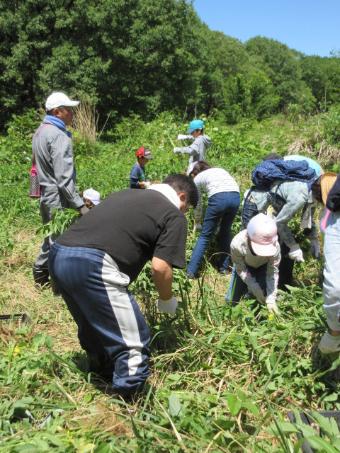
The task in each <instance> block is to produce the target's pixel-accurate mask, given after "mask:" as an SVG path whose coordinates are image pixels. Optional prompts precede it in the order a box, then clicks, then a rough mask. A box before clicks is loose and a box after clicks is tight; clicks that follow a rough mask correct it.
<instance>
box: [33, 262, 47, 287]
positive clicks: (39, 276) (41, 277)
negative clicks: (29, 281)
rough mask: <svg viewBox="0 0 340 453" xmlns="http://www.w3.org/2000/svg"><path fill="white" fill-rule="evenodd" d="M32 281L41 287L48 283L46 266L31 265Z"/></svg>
mask: <svg viewBox="0 0 340 453" xmlns="http://www.w3.org/2000/svg"><path fill="white" fill-rule="evenodd" d="M33 279H34V283H35V284H36V285H38V286H41V287H46V286H49V285H50V274H49V272H48V269H47V268H46V267H38V266H35V265H34V266H33Z"/></svg>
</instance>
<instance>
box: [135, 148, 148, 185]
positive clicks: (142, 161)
mask: <svg viewBox="0 0 340 453" xmlns="http://www.w3.org/2000/svg"><path fill="white" fill-rule="evenodd" d="M136 157H137V162H136V163H135V164H134V166H133V167H132V169H131V172H130V189H147V188H148V187H149V186H150V181H146V174H145V166H146V164H147V163H148V162H149V160H151V159H152V155H151V151H150V150H149V149H147V148H145V147H144V146H141V147H140V148H138V149H137V151H136Z"/></svg>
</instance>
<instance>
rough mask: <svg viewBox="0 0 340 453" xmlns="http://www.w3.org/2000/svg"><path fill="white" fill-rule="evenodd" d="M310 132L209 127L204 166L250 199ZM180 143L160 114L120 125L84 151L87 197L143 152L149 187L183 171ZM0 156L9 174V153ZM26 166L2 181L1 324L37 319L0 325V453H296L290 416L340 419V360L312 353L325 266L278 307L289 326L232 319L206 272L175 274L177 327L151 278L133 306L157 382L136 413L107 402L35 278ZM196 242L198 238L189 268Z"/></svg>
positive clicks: (69, 328)
mask: <svg viewBox="0 0 340 453" xmlns="http://www.w3.org/2000/svg"><path fill="white" fill-rule="evenodd" d="M314 121H315V119H314ZM310 122H312V120H310ZM311 124H312V123H311ZM128 126H129V127H128ZM312 127H313V126H312V125H309V123H308V122H307V123H306V122H300V123H294V124H292V123H289V122H288V121H287V120H285V119H284V118H282V117H280V118H274V119H272V120H266V121H265V122H264V123H247V124H243V125H239V126H237V127H234V128H229V127H226V126H224V125H223V124H217V123H215V122H214V121H213V120H209V122H208V129H207V132H208V133H209V134H210V135H211V136H212V138H213V140H214V143H215V144H214V147H213V148H212V149H211V150H210V153H209V155H210V158H209V160H210V161H211V162H212V163H213V164H214V165H219V166H223V167H225V168H226V169H228V170H229V171H230V172H231V173H232V174H234V175H235V177H236V178H237V180H238V181H239V182H240V183H241V187H242V190H244V189H246V188H247V185H248V184H249V175H250V171H251V169H252V166H253V165H254V164H255V163H256V162H257V161H258V160H259V158H260V157H261V156H262V155H264V154H265V153H267V152H270V151H271V150H272V149H273V148H275V149H277V150H278V151H284V149H285V147H286V146H289V143H292V142H293V141H295V140H297V139H299V138H300V137H302V136H303V134H305V131H306V129H308V130H309V131H310V130H311V128H312ZM178 132H182V130H181V129H180V128H179V126H178V124H176V122H175V120H174V119H173V118H172V117H171V116H169V115H164V116H162V117H160V118H158V119H157V120H155V121H154V122H152V123H149V124H143V123H142V122H138V121H136V127H133V128H132V127H131V124H130V123H129V124H128V123H126V124H125V123H123V124H122V125H120V126H119V127H117V129H116V130H115V131H113V132H112V133H111V134H109V138H110V140H111V142H107V143H105V144H99V145H96V146H89V145H87V144H84V143H82V142H81V141H79V140H78V142H76V153H77V157H76V160H77V169H78V178H79V185H80V188H81V189H84V188H87V187H89V186H92V187H94V188H95V189H97V190H100V191H101V193H102V195H103V196H105V195H107V194H108V193H109V192H111V191H112V190H118V189H121V188H123V187H126V186H127V181H128V174H129V170H130V167H131V166H132V164H133V162H134V153H133V151H134V150H135V149H136V148H138V147H139V146H140V145H142V144H144V145H146V146H150V147H151V149H152V151H153V154H154V156H155V158H154V160H153V161H152V163H151V164H150V166H149V168H148V169H149V175H150V176H151V177H152V178H153V179H154V180H161V179H162V178H163V177H164V176H165V175H167V174H168V173H169V172H170V171H181V170H183V169H184V168H186V163H187V158H186V157H179V156H174V155H173V154H172V152H171V143H170V139H169V137H172V139H173V138H174V137H176V134H177V133H178ZM28 139H29V138H25V140H28ZM7 140H8V139H7ZM11 140H13V138H11ZM7 144H8V143H7ZM17 148H18V149H19V146H17ZM0 150H1V148H0ZM0 157H1V158H2V161H3V162H4V160H3V159H4V158H5V157H4V154H3V155H0ZM16 157H17V156H16ZM6 159H7V157H6ZM27 167H28V164H27V163H26V161H25V160H21V158H20V156H19V158H17V159H13V162H12V163H10V162H8V160H7V164H6V166H5V165H3V166H2V167H1V169H0V179H1V182H2V184H5V187H6V189H5V190H3V191H2V197H1V200H3V201H2V202H3V206H4V207H5V209H4V210H3V214H2V215H1V221H2V228H1V231H0V248H1V251H2V258H1V259H0V274H1V280H0V281H1V283H0V290H1V291H0V311H1V312H2V313H16V312H23V311H25V312H27V313H29V315H30V317H31V323H30V324H28V325H21V326H19V325H17V324H16V323H9V324H5V323H2V324H0V339H1V343H0V451H4V452H20V453H21V452H25V453H26V452H49V451H57V452H58V451H59V452H81V453H83V452H96V453H106V452H127V451H139V452H157V453H158V452H207V453H208V452H210V453H212V452H229V451H233V452H234V451H236V452H238V451H239V452H241V451H242V452H243V451H249V452H250V451H251V452H253V451H258V452H273V451H287V452H288V451H289V452H293V451H294V446H295V448H298V446H299V441H298V439H297V437H296V432H297V431H298V430H299V431H300V432H301V429H302V428H301V424H300V425H299V424H297V425H292V424H289V423H287V418H286V414H287V411H288V410H296V411H302V410H308V411H310V410H314V411H317V410H322V409H324V410H334V409H338V410H339V409H340V404H339V402H338V394H339V380H336V368H337V367H338V366H339V359H334V360H333V361H332V359H333V358H331V359H330V360H328V361H325V360H324V359H322V358H321V357H320V356H319V355H318V354H317V351H316V350H315V345H316V344H317V342H318V339H319V338H320V335H321V334H322V332H323V331H324V329H325V320H324V314H323V310H322V295H321V289H320V287H318V281H319V276H320V273H321V270H322V265H321V263H320V262H317V261H316V260H314V259H312V258H309V259H308V261H307V262H306V263H304V264H301V265H298V266H297V268H296V274H295V278H296V281H297V287H296V288H294V289H293V290H292V291H291V293H290V294H287V293H285V294H283V293H282V294H280V300H279V306H280V310H281V312H282V316H281V317H280V318H273V317H271V316H269V315H268V313H267V311H266V310H265V309H264V308H261V307H259V306H257V305H256V304H254V302H253V301H245V302H242V303H241V304H240V305H239V306H237V307H235V308H231V307H230V306H227V305H226V304H225V302H224V294H225V291H226V288H227V284H228V279H229V277H225V276H220V275H218V274H217V273H216V272H215V271H214V269H213V268H212V267H211V266H210V264H208V263H207V265H206V269H205V272H204V274H203V276H202V278H201V279H199V280H198V281H195V282H192V281H188V280H186V278H185V275H184V273H183V272H181V271H177V272H176V275H175V285H174V286H175V289H176V293H177V295H178V298H179V299H180V300H181V301H182V303H181V304H180V309H179V310H178V313H177V314H176V316H175V317H169V316H168V315H161V314H159V313H158V312H157V310H156V308H155V300H156V293H155V290H154V288H153V286H152V284H151V282H150V279H149V268H148V267H146V269H145V270H144V271H143V272H142V274H141V276H140V278H139V279H138V280H137V282H136V283H135V284H134V293H135V294H136V296H137V299H138V301H139V302H140V303H141V306H142V309H143V312H144V314H145V317H146V319H147V321H148V323H149V325H150V327H151V332H152V342H151V350H152V360H151V369H152V375H151V377H150V379H149V381H148V386H147V388H146V390H145V393H144V394H143V395H141V396H140V397H139V398H138V399H137V400H136V401H135V402H133V403H131V404H126V403H125V402H124V401H122V400H120V399H118V398H117V397H116V396H114V395H112V394H109V393H108V392H107V388H106V387H105V384H104V383H103V382H100V381H98V379H96V378H95V376H93V375H91V374H89V373H88V372H87V371H86V360H85V355H84V353H83V352H82V351H81V349H80V347H79V344H78V341H77V335H76V328H75V324H74V322H73V320H72V318H71V316H70V314H69V312H68V310H67V309H66V306H65V304H64V302H63V301H62V299H61V298H58V297H55V296H53V295H52V293H51V291H50V290H45V291H38V290H36V289H35V288H34V286H33V282H32V277H31V265H32V262H33V260H34V257H35V255H36V254H37V252H38V248H39V244H40V240H41V237H42V231H40V230H39V231H38V233H37V228H38V226H39V225H40V219H39V212H38V205H37V203H36V202H34V201H31V200H29V198H28V196H27V192H28V173H27V171H28V168H27ZM3 187H4V186H3ZM191 222H192V218H191V217H190V216H189V223H190V225H191ZM238 227H239V224H236V225H235V230H237V228H238ZM194 242H195V235H194V234H193V233H190V234H189V238H188V245H187V255H188V256H190V251H191V249H192V246H193V244H194ZM306 254H308V252H307V251H306ZM332 368H333V369H332ZM324 423H325V422H324V420H322V419H318V421H317V424H318V425H320V426H321V425H322V424H324ZM325 428H327V429H326V430H325V429H324V431H325V433H326V438H325V439H326V443H327V445H328V447H327V448H329V449H328V450H326V449H325V448H326V447H325V446H324V444H322V440H318V439H320V436H318V434H317V433H316V432H315V433H314V432H307V431H306V430H305V431H302V432H303V434H304V435H305V436H306V437H308V438H313V436H314V437H315V439H316V440H315V439H314V440H313V441H314V444H313V445H315V446H316V447H317V448H318V451H331V452H335V451H339V436H338V434H337V433H336V430H335V428H334V427H328V426H326V427H325ZM318 442H319V444H318ZM295 451H297V450H295Z"/></svg>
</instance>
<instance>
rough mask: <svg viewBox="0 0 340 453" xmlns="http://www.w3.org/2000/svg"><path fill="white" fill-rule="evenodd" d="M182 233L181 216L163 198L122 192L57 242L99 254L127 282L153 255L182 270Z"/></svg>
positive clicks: (143, 192) (141, 192) (184, 228)
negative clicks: (106, 257)
mask: <svg viewBox="0 0 340 453" xmlns="http://www.w3.org/2000/svg"><path fill="white" fill-rule="evenodd" d="M186 235H187V222H186V218H185V216H184V214H183V213H182V212H181V211H180V210H179V209H177V208H176V207H175V206H174V205H173V204H172V203H171V202H170V201H169V200H168V199H167V198H166V197H165V196H164V195H163V194H161V193H159V192H156V191H153V190H138V191H137V190H130V189H127V190H124V191H122V192H116V193H113V194H112V195H110V196H109V197H108V198H107V199H106V200H104V201H103V202H102V203H100V204H99V205H98V206H96V207H95V208H93V209H92V210H91V211H90V212H88V213H87V214H86V215H84V216H83V217H81V218H80V219H79V221H78V222H76V223H75V224H73V225H72V226H71V227H70V228H69V229H68V230H67V231H66V232H65V233H64V234H62V235H61V236H60V237H59V238H58V239H57V242H58V243H59V244H62V245H65V246H69V247H89V248H96V249H99V250H103V251H105V252H106V253H108V254H109V255H110V256H111V257H112V258H113V259H114V260H115V261H116V263H117V264H118V266H119V269H120V270H121V272H124V273H125V274H127V275H128V276H129V277H130V281H133V280H135V279H136V277H137V276H138V274H139V272H140V271H141V270H142V268H143V266H144V265H145V263H146V262H147V261H148V260H149V259H151V258H152V257H154V256H155V257H157V258H160V259H163V260H164V261H166V262H168V263H169V264H170V265H172V266H173V267H178V268H183V267H185V243H186Z"/></svg>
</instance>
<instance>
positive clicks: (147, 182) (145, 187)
mask: <svg viewBox="0 0 340 453" xmlns="http://www.w3.org/2000/svg"><path fill="white" fill-rule="evenodd" d="M150 186H151V182H150V181H144V189H148V188H149V187H150Z"/></svg>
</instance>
